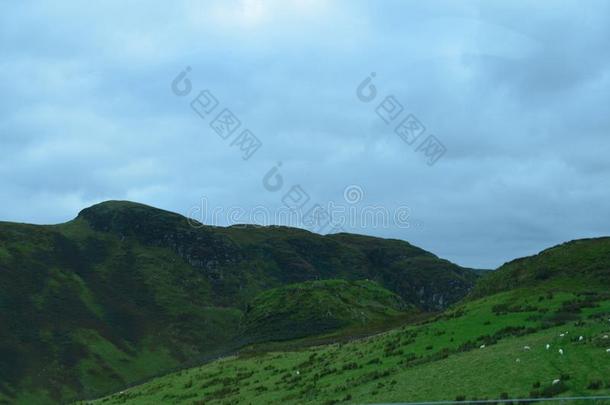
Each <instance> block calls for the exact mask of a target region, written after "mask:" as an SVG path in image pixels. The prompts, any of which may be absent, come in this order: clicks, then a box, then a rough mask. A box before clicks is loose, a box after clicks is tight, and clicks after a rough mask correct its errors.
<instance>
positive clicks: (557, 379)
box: [553, 378, 561, 385]
mask: <svg viewBox="0 0 610 405" xmlns="http://www.w3.org/2000/svg"><path fill="white" fill-rule="evenodd" d="M560 382H561V380H560V379H559V378H556V379H554V380H553V385H555V384H559V383H560Z"/></svg>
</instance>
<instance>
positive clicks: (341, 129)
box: [0, 0, 610, 268]
mask: <svg viewBox="0 0 610 405" xmlns="http://www.w3.org/2000/svg"><path fill="white" fill-rule="evenodd" d="M101 4H102V3H99V4H98V3H96V2H93V3H91V2H67V1H58V0H53V1H36V2H29V1H23V2H8V1H3V2H0V90H1V93H2V98H1V99H0V151H2V159H1V160H0V199H1V201H2V203H1V204H0V219H2V220H6V221H19V222H30V223H45V224H46V223H58V222H64V221H67V220H69V219H71V218H73V217H74V216H75V215H76V214H77V213H78V211H79V210H80V209H82V208H84V207H86V206H89V205H92V204H94V203H97V202H101V201H104V200H110V199H121V200H133V201H138V202H142V203H146V204H150V205H154V206H157V207H160V208H164V209H168V210H172V211H176V212H179V213H182V214H185V215H190V216H193V217H196V218H197V217H198V216H199V217H201V218H198V219H200V220H203V221H205V222H207V223H217V224H219V225H223V224H226V223H232V222H244V221H245V222H252V221H251V218H252V217H256V216H257V215H259V214H260V213H261V212H263V211H264V210H267V212H268V213H273V212H276V211H277V210H280V209H281V207H282V206H283V204H284V203H286V198H288V197H287V195H289V196H290V197H289V201H297V200H298V199H295V197H294V194H289V193H290V192H293V193H294V190H296V189H295V188H294V186H300V189H298V190H301V191H300V194H299V195H300V196H303V195H304V194H303V193H307V196H308V197H309V199H307V200H306V201H305V204H306V205H305V208H307V207H309V206H312V205H313V204H316V203H319V204H320V205H321V206H327V205H328V204H334V205H335V206H344V207H345V210H344V213H343V214H341V215H343V216H345V215H347V216H348V217H349V215H352V214H353V215H352V216H355V217H356V218H360V219H359V220H354V218H349V219H348V221H347V223H345V224H344V226H343V228H344V229H346V230H348V231H353V232H358V233H365V234H372V235H377V236H383V237H395V238H400V239H404V240H408V241H410V242H411V243H413V244H416V245H418V246H421V247H423V248H425V249H428V250H430V251H432V252H434V253H436V254H438V255H439V256H442V257H445V258H448V259H450V260H452V261H455V262H457V263H458V264H461V265H464V266H472V267H483V268H493V267H496V266H498V265H500V264H502V263H503V262H505V261H507V260H510V259H512V258H515V257H519V256H524V255H529V254H533V253H536V252H538V251H539V250H541V249H544V248H546V247H549V246H551V245H554V244H557V243H560V242H563V241H566V240H570V239H575V238H582V237H592V236H600V235H609V234H610V204H608V201H609V200H610V159H609V157H608V152H610V114H609V111H608V110H609V107H610V48H609V46H608V38H610V2H606V1H585V2H582V1H573V2H569V1H553V2H550V1H528V2H524V1H503V2H502V1H494V2H488V1H481V2H469V1H462V2H455V1H448V2H443V1H431V2H419V1H417V2H416V1H368V2H360V1H351V0H350V1H347V0H345V1H332V2H331V1H322V0H298V1H297V0H293V1H286V0H277V1H276V0H269V1H263V0H258V1H257V0H243V1H238V0H228V1H227V0H224V1H195V0H192V1H173V2H157V4H156V5H155V6H153V5H152V4H153V3H151V2H143V1H142V2H139V1H124V0H123V1H106V2H103V4H104V5H103V6H102V5H101ZM187 67H188V68H189V71H188V74H187V76H186V79H187V81H188V82H187V81H185V80H177V81H176V83H175V84H174V87H172V82H173V81H174V80H175V78H176V77H177V76H178V75H179V74H180V73H181V72H182V71H184V70H185V69H186V68H187ZM371 73H374V78H373V79H372V81H371V82H370V83H369V82H367V83H365V85H362V87H361V89H360V92H358V90H357V89H358V87H359V86H360V85H361V83H362V82H363V80H365V79H366V78H367V77H370V75H371ZM370 86H373V87H370ZM189 90H190V91H189ZM202 91H206V93H204V94H206V97H207V98H201V96H200V95H201V92H202ZM363 91H364V92H365V93H366V95H367V96H370V97H369V98H373V99H372V100H370V101H368V102H365V101H362V100H361V98H362V97H361V98H359V97H358V96H357V95H358V94H360V95H362V92H363ZM176 93H178V94H183V95H176ZM208 95H211V96H212V97H213V99H212V98H209V97H208ZM373 96H374V97H373ZM390 96H392V97H393V98H390V99H388V98H387V97H390ZM365 99H366V100H368V98H366V97H365ZM193 100H198V101H199V104H195V106H198V107H199V108H202V107H201V106H204V104H205V103H204V101H206V100H216V101H217V102H218V104H217V105H216V104H215V102H214V101H210V102H209V103H208V104H206V105H205V108H206V109H210V108H212V107H214V105H216V107H215V108H214V109H213V110H212V111H211V112H210V113H209V115H206V114H205V113H203V114H202V116H203V117H200V116H199V115H197V114H196V113H195V112H194V110H193V109H192V108H191V103H192V102H193ZM389 100H390V101H389ZM392 100H393V101H392ZM392 102H393V104H392ZM397 103H399V104H400V106H402V107H400V106H399V105H398V104H397ZM391 106H393V108H394V109H393V110H392V107H391ZM225 108H226V109H228V110H230V111H231V112H232V113H233V115H234V117H236V118H237V119H238V120H239V121H240V123H241V125H240V126H239V128H234V127H233V126H230V127H222V128H221V129H220V130H218V128H219V127H218V125H217V126H215V128H216V129H214V128H212V126H211V124H212V123H213V122H214V120H215V119H216V117H217V116H218V115H221V117H220V118H219V120H220V121H217V122H216V123H217V124H218V123H219V122H221V121H222V119H223V118H224V116H223V115H222V111H223V110H224V109H225ZM199 111H200V112H203V110H201V109H200V110H199ZM206 111H207V110H206ZM398 113H400V114H398ZM409 114H412V116H414V117H416V118H417V120H418V121H419V122H420V123H421V124H422V125H423V126H424V127H425V132H424V133H423V134H422V135H420V136H419V138H417V139H416V140H415V136H416V133H415V132H413V131H412V132H409V134H411V135H410V136H412V137H413V139H412V140H413V143H412V144H409V143H408V142H405V140H403V139H402V138H401V137H400V136H398V135H397V134H396V133H395V132H394V131H395V128H396V127H397V125H399V124H400V123H401V122H402V120H403V119H406V117H408V116H409ZM384 118H385V120H388V121H389V123H386V122H385V121H384ZM408 122H411V121H408ZM223 128H224V129H223ZM413 128H414V127H413ZM229 129H231V130H234V131H235V132H234V133H230V131H229ZM245 129H248V130H250V131H251V134H253V135H254V136H256V138H257V139H258V140H259V141H260V143H261V145H260V147H259V148H258V149H255V148H254V147H252V148H247V150H246V151H244V150H242V148H243V147H244V146H248V145H250V146H252V145H256V144H255V143H250V144H245V143H240V141H239V140H240V139H241V141H244V140H245V139H248V138H247V136H246V135H243V132H242V131H243V130H245ZM217 131H218V132H217ZM419 133H420V132H417V134H419ZM429 135H433V136H434V137H435V138H428V136H429ZM223 137H226V138H227V139H223ZM249 139H250V140H252V138H249ZM432 139H436V140H438V141H439V142H440V143H441V144H442V145H443V147H442V148H444V150H446V152H445V153H444V154H443V155H442V156H440V158H439V159H438V160H437V161H436V162H435V163H434V164H433V165H429V164H428V163H429V162H430V161H431V160H430V159H431V157H429V156H426V151H429V150H430V149H426V148H425V147H423V146H422V145H428V146H429V143H426V142H429V141H431V140H432ZM435 150H436V151H440V150H443V149H433V152H434V151H435ZM252 152H254V153H253V154H252V155H250V153H252ZM246 155H247V156H250V157H249V158H248V159H246V160H245V159H244V156H246ZM434 157H437V158H438V157H439V155H433V156H432V158H434ZM278 163H281V166H278ZM273 167H277V171H276V172H273V173H272V175H268V176H267V182H266V183H265V182H264V181H263V179H264V178H265V175H266V174H269V171H270V170H271V169H272V168H273ZM278 176H279V177H278ZM279 178H281V180H282V183H281V184H279V185H278V184H277V181H278V179H279ZM270 182H271V183H274V184H273V185H274V187H270V186H269V184H270ZM265 184H266V186H265ZM280 185H281V187H280V189H279V190H275V189H276V188H278V187H279V186H280ZM275 186H277V187H275ZM346 188H347V191H346ZM346 200H347V201H346ZM298 201H304V200H303V199H301V200H298ZM202 207H203V208H202ZM367 207H368V208H371V207H374V208H375V209H376V210H377V211H376V212H377V213H379V212H381V211H379V208H383V209H385V212H386V213H389V214H388V215H389V217H388V218H389V221H382V220H377V221H364V220H362V218H363V216H362V215H361V212H362V211H364V210H365V209H367ZM405 207H406V208H407V210H405ZM221 208H222V209H224V210H229V209H232V210H233V211H231V212H232V214H231V215H235V212H241V214H239V215H238V216H241V217H240V218H239V219H243V220H242V221H240V220H235V219H236V217H235V216H233V217H231V218H232V219H227V218H226V217H227V215H224V214H220V215H218V216H213V215H211V214H209V212H211V211H212V210H216V212H220V209H221ZM239 210H242V211H239ZM401 210H403V211H401ZM399 211H400V212H401V215H402V214H404V213H405V212H408V213H407V214H406V216H404V215H403V216H402V217H400V218H399V219H400V221H399V220H398V219H397V217H396V215H395V214H396V213H397V212H399ZM224 212H225V211H223V213H224ZM253 212H257V213H258V214H256V215H253V214H252V213H253ZM345 212H347V213H348V214H345ZM384 215H385V214H384ZM258 218H260V216H259V217H258ZM405 218H407V219H408V220H407V221H405ZM255 220H256V218H255ZM255 220H254V222H256V221H255ZM267 220H268V221H269V222H273V218H271V220H269V219H268V218H267Z"/></svg>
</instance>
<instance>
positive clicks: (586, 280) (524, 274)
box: [471, 238, 610, 297]
mask: <svg viewBox="0 0 610 405" xmlns="http://www.w3.org/2000/svg"><path fill="white" fill-rule="evenodd" d="M543 283H544V284H549V283H551V284H560V285H561V284H563V283H567V284H568V285H572V286H574V287H575V288H576V287H578V285H580V284H584V285H589V284H590V285H595V284H598V285H606V286H610V238H596V239H580V240H574V241H571V242H566V243H563V244H561V245H558V246H554V247H552V248H550V249H546V250H544V251H542V252H540V253H539V254H537V255H535V256H530V257H525V258H521V259H517V260H513V261H511V262H509V263H506V264H505V265H503V266H502V267H500V268H499V269H498V270H497V271H493V272H490V273H489V274H487V275H485V276H484V277H483V278H482V279H481V280H480V282H479V283H478V284H477V286H476V288H475V289H474V291H473V292H472V294H471V295H472V296H473V297H481V296H484V295H489V294H493V293H496V292H500V291H507V290H510V289H513V288H516V287H523V286H534V285H539V284H543Z"/></svg>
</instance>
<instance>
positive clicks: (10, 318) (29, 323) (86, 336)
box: [0, 201, 477, 404]
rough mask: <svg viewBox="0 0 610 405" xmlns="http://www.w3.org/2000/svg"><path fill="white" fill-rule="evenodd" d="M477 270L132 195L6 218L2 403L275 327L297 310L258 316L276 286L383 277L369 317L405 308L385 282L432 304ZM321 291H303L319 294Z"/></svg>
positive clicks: (106, 379) (125, 378)
mask: <svg viewBox="0 0 610 405" xmlns="http://www.w3.org/2000/svg"><path fill="white" fill-rule="evenodd" d="M476 278H477V275H476V274H475V273H474V272H473V271H472V270H469V269H464V268H461V267H459V266H457V265H454V264H452V263H449V262H447V261H445V260H442V259H439V258H437V257H436V256H434V255H433V254H431V253H429V252H426V251H424V250H422V249H419V248H417V247H415V246H412V245H410V244H409V243H407V242H402V241H398V240H383V239H377V238H371V237H365V236H358V235H348V234H340V235H332V236H321V235H317V234H313V233H310V232H307V231H304V230H300V229H292V228H285V227H265V228H260V227H230V228H218V227H210V226H203V225H200V224H195V226H192V224H191V223H189V221H187V219H186V218H184V217H182V216H180V215H178V214H174V213H170V212H167V211H163V210H159V209H155V208H152V207H148V206H145V205H141V204H135V203H130V202H119V201H113V202H107V203H102V204H98V205H95V206H93V207H90V208H87V209H85V210H83V211H82V212H81V213H80V214H79V215H78V217H77V218H76V219H75V220H73V221H70V222H68V223H66V224H61V225H54V226H37V225H27V224H13V223H0V325H2V327H1V328H0V403H1V402H5V403H24V404H31V403H36V404H44V403H56V402H58V401H66V400H70V399H74V398H77V397H91V396H95V395H99V394H100V393H103V392H109V391H112V390H117V389H120V388H121V387H123V386H125V385H128V384H131V383H133V382H136V381H141V380H143V379H147V378H150V377H152V376H155V375H160V374H162V373H166V372H168V371H170V370H172V369H174V368H177V367H184V366H185V365H188V364H195V363H200V362H202V361H204V360H205V359H208V358H212V357H214V356H218V355H220V354H226V353H230V352H232V351H233V350H235V349H236V348H238V347H240V346H242V345H243V344H244V343H247V342H251V341H255V340H256V341H260V339H263V338H265V339H266V338H267V337H269V338H271V337H272V336H271V335H270V334H269V333H270V332H271V331H272V330H275V329H277V328H280V329H282V328H284V327H286V328H288V327H291V328H292V327H293V326H294V324H295V323H294V320H295V319H292V321H291V320H290V317H287V318H285V319H283V320H281V321H280V322H278V323H275V322H274V321H273V320H272V319H270V318H267V319H265V318H264V317H262V318H260V317H259V318H256V314H260V312H257V311H259V309H257V308H264V307H265V306H266V305H271V306H275V307H277V305H278V301H274V300H273V299H272V298H273V297H274V294H276V293H277V292H276V293H270V294H271V295H270V296H269V298H270V300H269V302H268V303H265V300H264V298H260V297H261V296H260V294H261V293H263V292H264V291H267V290H269V289H273V288H279V287H282V286H286V285H289V284H294V283H303V282H308V281H314V280H337V279H341V280H348V281H356V280H365V279H368V280H371V281H373V282H375V283H377V284H378V285H379V286H380V287H373V285H372V284H371V285H368V287H367V286H359V285H352V287H353V288H357V289H366V288H369V287H370V289H371V291H377V290H375V289H376V288H379V291H377V292H379V293H380V295H378V296H376V297H375V296H372V299H371V301H370V303H369V304H366V303H365V304H363V312H364V313H365V315H366V321H369V320H370V321H372V322H376V321H377V320H379V319H378V318H379V317H383V316H385V315H389V314H393V313H394V312H393V311H396V310H397V307H396V306H395V305H394V304H392V305H388V307H387V308H385V309H379V308H378V307H377V305H385V304H387V303H388V302H390V301H392V300H393V299H395V298H396V297H395V296H394V295H391V294H390V293H387V292H383V290H381V288H384V289H387V290H389V291H391V292H392V293H393V294H396V295H397V296H398V297H400V300H402V301H403V302H404V303H405V305H407V306H409V307H412V308H413V309H414V310H419V311H432V310H438V309H442V308H446V307H447V306H448V305H450V304H452V303H455V302H457V301H458V300H459V299H461V298H463V297H464V296H465V295H466V294H467V293H468V291H470V289H471V288H472V286H473V285H474V282H475V280H476ZM330 284H332V283H330ZM326 287H328V285H327V286H326ZM326 287H325V288H326ZM314 290H316V291H317V290H318V289H315V288H314V289H312V290H310V293H311V295H310V298H308V299H317V298H316V297H317V296H318V294H319V292H316V291H314ZM276 291H277V290H276ZM280 291H281V290H280ZM289 291H290V289H287V290H284V292H283V293H285V294H288V293H289ZM328 291H330V290H328ZM348 293H349V291H346V294H347V295H344V297H345V298H346V299H353V296H352V298H349V294H348ZM342 296H343V295H342ZM390 296H392V297H394V298H391V299H389V297H390ZM256 297H259V298H256ZM262 297H265V296H262ZM333 299H334V298H333ZM257 300H258V301H257ZM261 300H262V301H261ZM329 302H330V298H329ZM347 302H348V304H345V305H344V306H343V307H342V308H343V310H342V311H339V312H337V313H336V315H333V316H336V318H334V321H333V322H329V323H328V324H326V325H323V324H322V323H316V322H318V321H319V320H320V319H323V320H324V319H325V318H323V317H322V318H319V316H322V315H323V314H321V313H318V315H315V312H314V313H312V315H311V316H312V317H313V318H312V320H313V321H314V322H313V323H312V328H311V329H310V330H311V331H312V332H315V333H317V332H318V331H322V330H324V331H330V330H332V329H333V328H335V327H336V328H342V327H344V325H345V322H347V321H349V322H351V319H352V318H349V314H348V312H345V311H346V308H347V307H348V306H349V305H350V304H349V301H347ZM252 303H255V305H254V306H253V305H252ZM261 303H262V304H261ZM258 305H261V307H258ZM248 308H250V309H251V310H252V311H253V312H252V314H247V316H246V317H245V318H244V314H245V312H246V310H247V309H248ZM309 308H316V305H314V304H311V305H309ZM376 311H377V312H376ZM384 311H386V312H384ZM296 313H297V314H299V315H298V316H305V315H306V314H305V312H303V311H302V312H300V313H299V312H298V311H297V312H296ZM384 314H385V315H384ZM307 316H309V315H307ZM329 319H330V318H329ZM386 320H387V319H386ZM244 322H245V323H244ZM257 322H261V323H260V324H257ZM282 322H284V323H282ZM349 322H348V323H349ZM255 325H260V326H261V328H260V330H259V329H258V328H256V327H254V326H255ZM265 328H267V329H265ZM317 328H319V329H317ZM265 330H267V332H265V333H267V335H265V333H263V334H261V333H260V332H261V331H262V332H264V331H265ZM282 332H283V333H284V336H290V335H291V334H293V332H294V331H293V330H291V331H286V330H283V331H282ZM250 334H251V336H250ZM293 335H294V334H293ZM295 336H296V335H295Z"/></svg>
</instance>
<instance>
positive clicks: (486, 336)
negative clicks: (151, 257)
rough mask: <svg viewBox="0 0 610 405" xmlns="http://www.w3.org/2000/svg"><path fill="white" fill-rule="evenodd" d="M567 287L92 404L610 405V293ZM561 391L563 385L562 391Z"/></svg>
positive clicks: (159, 383)
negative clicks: (600, 398) (605, 403)
mask: <svg viewBox="0 0 610 405" xmlns="http://www.w3.org/2000/svg"><path fill="white" fill-rule="evenodd" d="M563 287H564V288H563V289H562V288H559V287H558V286H556V287H553V288H546V287H544V286H541V287H530V288H525V289H518V290H513V291H510V292H504V293H499V294H497V295H494V296H491V297H486V298H482V299H479V300H475V301H472V302H468V303H466V304H464V305H461V306H458V307H456V308H454V309H452V310H450V311H448V312H447V313H445V314H444V315H442V316H439V317H437V318H436V319H433V320H430V321H428V322H426V323H423V324H419V325H412V326H406V327H402V328H399V329H396V330H393V331H391V332H387V333H383V334H380V335H376V336H373V337H370V338H366V339H362V340H356V341H353V342H349V343H345V344H332V345H325V346H319V347H313V348H307V349H301V350H296V351H284V352H270V353H267V354H264V355H260V356H257V357H251V356H245V357H239V356H237V357H235V356H234V357H228V358H225V359H222V360H219V361H216V362H213V363H211V364H208V365H204V366H202V367H197V368H192V369H189V370H185V371H181V372H178V373H174V374H171V375H168V376H165V377H162V378H158V379H155V380H152V381H150V382H148V383H146V384H144V385H141V386H138V387H134V388H130V389H128V390H125V391H123V392H122V393H118V394H115V395H113V396H110V397H107V398H103V399H101V400H99V401H93V402H88V404H97V403H104V404H151V403H164V404H215V403H219V404H220V403H223V404H228V403H244V404H249V403H252V404H264V403H282V404H304V403H311V404H335V403H371V402H376V403H383V402H398V401H424V400H426V401H429V400H455V399H457V400H462V399H494V398H496V399H498V398H527V397H541V396H544V397H549V396H585V395H610V353H608V352H607V348H610V340H609V339H608V338H607V336H608V334H610V322H609V319H608V318H609V316H610V295H609V294H608V292H607V288H599V289H597V290H591V289H589V290H580V291H574V289H573V288H572V287H571V286H568V285H564V286H563ZM562 335H563V336H562ZM580 336H583V339H582V340H580ZM547 344H549V345H550V348H549V349H548V350H547V349H546V345H547ZM528 348H529V349H528ZM559 349H562V350H563V352H564V354H563V355H561V354H560V353H559ZM555 379H559V380H560V382H559V383H558V384H555V385H554V384H553V381H554V380H555Z"/></svg>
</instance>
